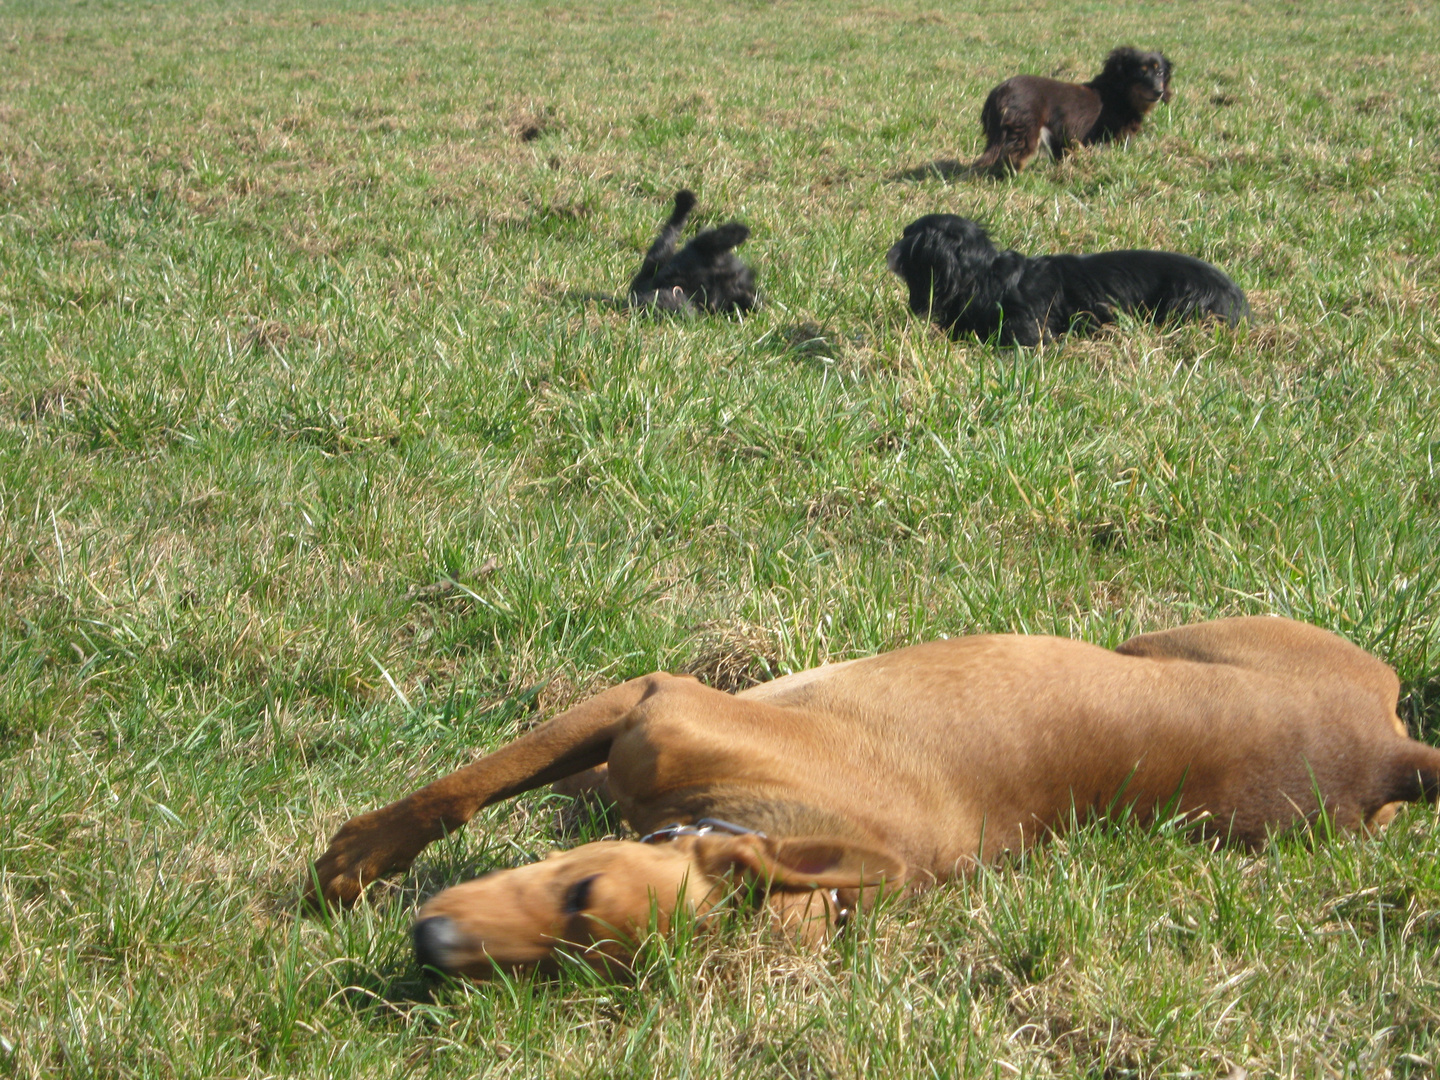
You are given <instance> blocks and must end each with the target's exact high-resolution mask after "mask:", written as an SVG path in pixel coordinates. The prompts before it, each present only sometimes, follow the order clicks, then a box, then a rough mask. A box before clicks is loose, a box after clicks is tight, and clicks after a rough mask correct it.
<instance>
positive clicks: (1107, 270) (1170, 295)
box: [885, 214, 1250, 345]
mask: <svg viewBox="0 0 1440 1080" xmlns="http://www.w3.org/2000/svg"><path fill="white" fill-rule="evenodd" d="M885 258H886V262H888V263H889V264H890V269H891V270H893V271H895V273H897V274H899V275H900V276H901V277H902V278H904V279H905V283H906V284H907V285H909V286H910V310H911V311H913V312H915V314H917V315H928V316H929V317H930V321H931V322H933V323H935V324H936V325H937V326H940V327H943V328H944V329H947V330H949V331H950V335H951V337H959V336H960V335H961V334H975V335H976V336H977V337H979V338H981V339H982V340H985V341H988V340H990V339H991V338H998V340H999V341H1000V343H1001V344H1004V345H1038V344H1040V342H1041V341H1043V340H1045V339H1047V338H1052V337H1059V336H1060V335H1061V334H1065V333H1068V332H1070V331H1071V330H1076V331H1082V332H1083V331H1087V330H1093V329H1094V328H1095V327H1097V326H1100V325H1103V324H1104V323H1108V322H1114V321H1115V319H1116V318H1117V317H1118V314H1119V313H1120V312H1122V311H1128V312H1132V313H1136V314H1141V315H1144V316H1146V317H1148V318H1150V319H1151V320H1153V321H1154V322H1165V321H1168V320H1170V319H1192V318H1200V319H1203V318H1205V317H1207V316H1210V315H1214V316H1218V317H1219V318H1221V319H1224V320H1225V321H1226V322H1227V323H1229V324H1230V325H1232V326H1233V325H1234V324H1235V323H1236V322H1238V321H1239V320H1241V319H1244V318H1247V317H1248V316H1249V314H1250V305H1249V304H1248V303H1247V302H1246V300H1245V294H1244V293H1243V292H1241V291H1240V288H1239V287H1238V286H1237V285H1236V284H1235V283H1234V282H1233V281H1231V280H1230V279H1229V278H1228V277H1226V276H1225V275H1224V274H1223V273H1221V272H1220V271H1219V270H1217V269H1216V268H1215V267H1213V266H1211V265H1210V264H1209V263H1207V262H1201V261H1200V260H1199V259H1193V258H1191V257H1190V256H1189V255H1177V254H1175V253H1174V252H1170V251H1106V252H1101V253H1100V254H1098V255H1042V256H1041V257H1040V258H1037V259H1029V258H1026V257H1025V256H1024V255H1021V254H1020V253H1019V252H1018V251H999V250H997V249H996V247H995V245H994V244H993V243H991V242H990V237H989V236H988V235H987V234H986V232H985V230H984V229H982V228H981V227H980V226H979V225H977V224H976V223H975V222H973V221H971V220H969V219H968V218H962V217H956V216H955V215H954V214H927V215H926V216H925V217H922V218H920V219H919V220H917V221H912V222H911V223H910V224H909V225H907V226H905V235H904V236H903V237H902V238H901V239H900V242H899V243H897V244H896V245H895V246H894V247H892V248H891V249H890V253H889V254H888V255H887V256H886V257H885Z"/></svg>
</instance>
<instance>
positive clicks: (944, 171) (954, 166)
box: [885, 158, 986, 184]
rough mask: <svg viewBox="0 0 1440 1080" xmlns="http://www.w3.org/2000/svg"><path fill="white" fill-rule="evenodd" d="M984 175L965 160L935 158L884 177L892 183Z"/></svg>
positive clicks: (956, 178)
mask: <svg viewBox="0 0 1440 1080" xmlns="http://www.w3.org/2000/svg"><path fill="white" fill-rule="evenodd" d="M985 175H986V174H985V173H983V172H976V171H975V170H974V169H973V168H971V167H970V165H969V164H968V163H966V162H963V161H956V160H955V159H954V158H936V159H935V160H934V161H927V162H926V163H925V164H924V165H916V166H915V167H914V168H910V169H902V170H901V171H900V172H897V173H891V174H890V175H889V176H887V177H886V178H885V179H886V180H888V181H890V182H891V183H892V184H893V183H900V182H906V181H909V182H915V181H919V180H958V179H963V178H965V177H970V176H977V177H978V176H985Z"/></svg>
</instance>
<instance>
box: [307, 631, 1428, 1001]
mask: <svg viewBox="0 0 1440 1080" xmlns="http://www.w3.org/2000/svg"><path fill="white" fill-rule="evenodd" d="M1398 694H1399V682H1398V680H1397V679H1396V677H1395V674H1394V672H1392V671H1391V669H1390V668H1389V667H1387V666H1386V665H1385V664H1383V663H1382V662H1380V661H1379V660H1377V659H1375V658H1374V657H1372V656H1370V655H1369V654H1368V653H1366V652H1364V651H1363V650H1361V649H1359V648H1357V647H1356V646H1354V645H1351V644H1350V643H1349V642H1347V641H1345V640H1343V639H1342V638H1339V637H1337V636H1335V635H1334V634H1331V633H1329V632H1327V631H1324V630H1320V629H1317V628H1315V627H1313V626H1308V625H1305V624H1303V623H1296V622H1291V621H1289V620H1286V619H1279V618H1242V619H1227V620H1222V621H1218V622H1211V623H1202V624H1199V625H1195V626H1186V627H1181V628H1179V629H1175V630H1168V631H1163V632H1160V633H1155V634H1144V635H1141V636H1140V637H1136V638H1132V639H1130V640H1129V641H1127V642H1125V643H1124V644H1123V645H1121V646H1120V647H1119V648H1118V649H1116V650H1114V651H1113V652H1112V651H1110V650H1107V649H1103V648H1100V647H1098V646H1095V645H1089V644H1085V643H1083V642H1078V641H1071V640H1067V639H1064V638H1051V637H1023V636H1014V635H996V636H978V637H964V638H956V639H953V640H946V641H936V642H932V643H930V644H927V645H917V646H913V647H911V648H907V649H901V650H899V651H897V652H892V653H886V654H884V655H881V656H876V657H872V658H869V659H864V660H851V661H847V662H844V663H838V664H829V665H826V666H824V667H819V668H815V669H813V670H810V671H804V672H800V673H798V674H794V675H788V676H785V677H783V678H780V679H776V680H775V681H774V682H770V683H765V684H763V685H760V686H756V687H752V688H750V689H748V690H745V691H743V692H742V693H739V694H736V695H733V696H731V695H729V694H725V693H722V692H720V691H718V690H711V689H708V688H706V687H704V686H702V685H700V684H699V683H698V682H696V681H695V680H693V679H690V678H684V677H677V676H672V675H664V674H654V675H646V676H644V677H642V678H638V679H632V680H630V681H629V682H626V683H623V684H621V685H619V686H616V687H614V688H612V689H610V690H607V691H605V692H604V693H602V694H600V695H598V696H596V697H594V698H592V699H590V700H589V701H586V702H584V703H583V704H581V705H578V706H576V707H575V708H573V709H570V710H568V711H567V712H564V713H562V714H561V715H559V716H557V717H555V718H554V719H552V720H550V721H549V722H548V723H545V724H543V725H541V726H540V727H537V728H536V729H535V730H533V731H531V732H530V733H528V734H526V735H525V736H523V737H522V738H520V739H517V740H516V741H514V742H512V743H510V744H509V745H507V746H505V747H502V748H501V749H500V750H497V751H495V752H494V753H492V754H488V755H486V756H485V757H483V758H481V759H480V760H479V761H477V762H475V763H474V764H473V765H470V766H468V767H467V768H464V769H461V770H459V771H458V772H455V773H452V774H450V775H449V776H446V777H444V778H443V779H440V780H437V781H436V782H434V783H433V784H430V785H429V786H428V787H425V788H422V789H421V790H419V791H417V792H415V793H414V794H412V795H410V796H408V797H406V798H404V799H401V800H400V801H399V802H396V803H393V804H391V805H390V806H387V807H385V808H383V809H381V810H376V811H373V812H371V813H368V814H364V815H362V816H360V817H357V818H354V819H353V820H351V821H350V822H348V823H347V824H346V825H345V826H344V827H343V828H342V829H341V830H340V831H339V832H338V833H337V834H336V835H335V838H334V839H333V840H332V841H331V843H330V847H329V849H328V850H327V851H326V852H325V853H324V855H322V856H321V857H320V859H319V860H318V862H316V864H315V868H314V873H315V878H314V884H315V885H316V886H318V889H319V894H320V896H322V897H323V898H324V900H325V901H327V902H330V903H340V904H348V903H351V902H353V901H354V900H355V899H356V898H357V897H358V896H359V895H360V893H361V891H362V889H363V888H364V886H365V885H366V883H368V882H370V881H373V880H374V879H376V878H378V877H381V876H382V875H385V874H391V873H395V872H396V871H400V870H404V869H405V868H406V867H408V866H409V865H410V864H411V862H412V861H413V860H414V859H415V857H416V855H418V854H419V853H420V851H421V850H422V849H423V848H424V847H425V845H427V844H429V843H430V842H432V841H434V840H437V839H439V838H440V837H441V836H443V835H445V834H446V833H449V832H453V831H454V830H456V829H458V828H460V827H461V826H462V825H464V824H465V823H466V822H467V821H469V820H470V818H471V817H472V816H473V815H474V814H475V812H476V811H478V810H479V809H480V808H481V807H483V806H488V805H490V804H492V803H495V802H498V801H500V800H501V799H507V798H510V797H511V796H513V795H518V794H519V793H520V792H522V791H528V790H530V789H532V788H536V787H539V786H541V785H543V784H550V783H554V782H556V781H559V780H562V779H564V778H566V777H574V776H576V775H577V774H581V773H584V772H585V771H586V770H591V769H595V768H596V767H597V766H600V765H602V764H605V763H608V765H609V771H608V787H609V790H610V792H611V794H612V795H613V797H614V799H615V801H616V803H617V804H618V806H619V809H620V812H621V813H622V814H623V815H624V817H625V820H626V821H628V822H629V823H630V825H631V826H632V827H634V828H635V829H636V830H638V831H640V832H642V833H645V832H650V831H652V830H662V834H661V835H660V836H657V837H655V838H653V839H655V840H657V841H658V842H652V843H636V842H631V841H606V842H600V843H593V844H586V845H583V846H582V847H579V848H576V849H574V850H572V851H566V852H559V853H556V854H553V855H551V856H550V857H549V858H548V859H545V860H543V861H541V862H539V863H535V864H533V865H530V866H524V867H520V868H518V869H514V870H503V871H499V872H497V873H493V874H490V875H488V876H486V877H483V878H480V879H478V880H476V881H471V882H467V883H465V884H463V885H459V886H456V887H455V888H452V889H447V890H446V891H444V892H442V893H440V894H439V895H438V896H436V897H434V898H433V899H431V900H430V901H429V903H427V904H426V905H425V906H424V908H423V910H422V911H421V912H420V920H419V922H418V923H417V924H416V927H415V945H416V952H417V956H418V957H419V959H420V961H421V963H422V964H425V965H429V966H433V967H436V968H439V969H442V970H445V971H454V972H463V973H467V974H475V975H478V974H483V973H485V972H486V971H488V970H490V969H491V968H492V967H494V966H496V965H500V966H531V965H541V966H544V965H549V964H552V963H554V961H555V956H556V952H557V950H560V949H567V950H568V951H571V952H574V953H577V954H579V955H580V956H582V957H583V958H584V959H585V960H586V961H587V962H590V963H592V964H595V965H596V966H599V967H604V966H607V965H610V964H614V963H619V964H623V963H624V961H625V960H626V959H627V958H628V957H629V955H630V954H631V950H632V948H633V942H634V940H635V939H636V938H637V937H639V936H642V935H643V933H644V931H645V929H646V926H647V923H648V921H649V920H650V918H651V917H652V914H653V916H654V917H656V918H657V919H658V922H659V927H660V929H661V930H662V931H664V930H666V929H668V927H669V926H670V924H671V922H672V920H674V919H678V918H700V919H702V920H703V919H704V917H705V916H706V914H707V913H708V912H709V911H710V910H711V909H712V908H713V907H714V906H715V905H717V904H719V903H721V902H722V901H723V900H724V898H725V897H726V896H727V895H728V894H729V893H730V892H731V891H733V889H734V887H735V884H736V883H737V882H740V881H745V880H749V881H752V882H754V883H756V885H757V887H759V888H760V889H761V890H762V891H763V893H764V896H765V901H764V903H765V906H766V907H767V908H768V910H769V912H770V913H771V915H772V916H773V918H774V919H775V921H776V922H777V923H778V924H780V925H782V926H786V927H789V928H791V929H792V930H794V931H796V932H797V933H798V934H799V935H800V936H801V937H805V938H810V939H817V938H821V937H823V936H824V935H825V934H827V933H828V932H829V930H830V929H831V928H832V927H833V926H834V925H836V924H837V923H839V922H841V921H843V919H844V916H845V914H846V913H847V912H848V911H849V910H851V909H853V908H854V906H855V905H856V904H857V902H860V901H861V900H862V896H861V895H860V893H861V890H869V892H870V895H873V894H874V892H875V891H876V890H880V889H886V888H907V889H914V888H920V887H924V886H927V885H929V884H931V883H933V882H936V881H941V880H944V879H947V878H952V877H955V876H957V875H960V874H963V873H965V872H967V871H968V870H970V869H972V868H973V867H975V866H976V865H977V864H978V863H979V862H981V861H990V860H993V859H995V858H997V857H999V856H1001V855H1002V854H1003V853H1005V852H1007V851H1016V850H1019V849H1021V848H1024V847H1026V846H1027V845H1029V844H1031V843H1034V842H1036V841H1040V840H1043V839H1044V838H1045V837H1046V836H1048V835H1051V834H1054V833H1057V832H1059V831H1061V830H1063V829H1065V828H1066V827H1067V825H1068V824H1069V823H1070V822H1071V821H1072V820H1075V819H1077V818H1078V819H1081V820H1083V819H1084V818H1085V817H1087V816H1089V815H1091V814H1095V815H1107V814H1115V813H1118V812H1120V811H1122V810H1128V811H1130V812H1132V813H1133V814H1134V816H1135V817H1136V818H1137V819H1139V820H1140V821H1142V822H1143V821H1146V820H1149V819H1152V818H1153V816H1154V815H1155V813H1156V812H1157V811H1158V810H1160V809H1162V808H1164V809H1168V811H1169V812H1174V813H1179V814H1183V815H1188V816H1189V817H1190V818H1191V819H1193V821H1194V823H1195V831H1196V832H1197V833H1198V834H1200V835H1204V836H1210V837H1214V838H1218V839H1220V840H1223V841H1226V842H1230V843H1234V844H1239V845H1242V846H1245V847H1250V848H1254V847H1257V846H1259V845H1262V844H1264V843H1265V842H1266V839H1267V837H1268V836H1269V835H1270V834H1271V833H1272V832H1274V831H1276V830H1283V829H1286V828H1288V827H1291V826H1294V825H1297V824H1300V823H1303V822H1306V821H1314V820H1316V819H1317V817H1318V816H1319V815H1320V813H1321V811H1322V807H1323V811H1324V813H1325V814H1326V815H1327V816H1328V819H1329V820H1330V821H1331V822H1332V823H1333V824H1334V825H1335V826H1337V827H1339V828H1343V829H1357V828H1369V827H1375V826H1378V825H1383V824H1385V823H1386V822H1388V821H1389V819H1390V818H1391V817H1392V816H1393V815H1394V813H1395V809H1396V806H1397V804H1399V803H1401V802H1407V801H1417V800H1420V799H1430V800H1434V799H1435V798H1436V797H1437V795H1440V750H1436V749H1434V748H1432V747H1429V746H1426V745H1425V744H1423V743H1420V742H1417V741H1415V740H1413V739H1411V738H1409V737H1408V736H1407V735H1406V733H1405V727H1404V725H1403V724H1402V723H1401V722H1400V720H1399V718H1398V717H1397V715H1396V712H1395V707H1396V701H1397V697H1398ZM1077 812H1078V813H1077ZM702 818H721V819H724V821H725V822H736V823H738V826H727V825H723V824H722V825H720V826H719V827H717V828H715V829H713V830H712V829H709V828H708V827H700V828H696V827H691V826H690V824H689V823H695V822H698V821H700V819H702ZM673 825H680V826H682V827H681V828H678V829H671V828H667V827H668V826H673Z"/></svg>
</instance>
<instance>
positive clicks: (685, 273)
mask: <svg viewBox="0 0 1440 1080" xmlns="http://www.w3.org/2000/svg"><path fill="white" fill-rule="evenodd" d="M694 208H695V194H694V192H692V191H688V190H684V189H682V190H680V191H677V192H676V193H675V210H674V212H673V213H672V214H671V215H670V219H669V220H668V221H666V222H665V225H664V227H663V228H662V229H661V230H660V235H659V236H657V237H656V238H655V242H654V243H653V244H651V245H650V250H649V251H647V252H646V253H645V261H644V262H643V263H642V264H641V266H640V272H639V273H638V274H636V275H635V277H634V279H633V280H632V281H631V282H630V306H631V307H646V308H651V309H655V310H659V311H674V312H682V313H696V312H701V311H715V312H722V313H726V314H728V313H731V312H735V311H752V310H754V309H755V308H756V307H757V306H759V301H758V298H757V295H756V291H755V274H754V273H753V272H752V271H751V269H750V267H748V266H746V265H745V264H744V263H743V262H741V261H740V258H739V256H737V255H736V254H735V248H737V247H739V246H740V245H741V244H743V243H744V242H745V241H746V239H747V238H748V237H749V236H750V230H749V229H748V228H746V227H745V226H744V225H742V224H740V223H739V222H738V221H731V222H728V223H726V224H724V225H721V226H720V227H719V228H716V229H705V230H704V231H703V232H701V233H699V234H698V235H697V236H696V237H695V238H694V239H693V240H691V241H690V242H689V243H688V244H686V245H685V246H684V247H683V248H681V249H680V250H679V252H678V253H677V252H676V250H675V245H676V242H677V241H678V240H679V239H680V234H681V232H682V231H683V230H684V228H685V219H686V218H688V217H689V216H690V211H691V210H693V209H694Z"/></svg>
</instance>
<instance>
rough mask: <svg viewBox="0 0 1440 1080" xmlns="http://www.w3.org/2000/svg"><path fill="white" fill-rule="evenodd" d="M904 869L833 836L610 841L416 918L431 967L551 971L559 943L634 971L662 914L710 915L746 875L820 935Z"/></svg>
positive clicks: (470, 890) (418, 945) (472, 888)
mask: <svg viewBox="0 0 1440 1080" xmlns="http://www.w3.org/2000/svg"><path fill="white" fill-rule="evenodd" d="M904 877H905V865H904V863H902V862H901V861H900V860H899V859H897V858H895V856H893V855H890V854H888V853H886V852H883V851H878V850H875V849H871V848H865V847H860V846H857V845H854V844H851V843H848V842H845V841H838V840H833V839H829V838H814V837H810V838H803V839H791V840H781V841H774V840H769V839H767V838H765V837H763V836H760V835H758V834H754V833H751V834H746V835H741V836H726V835H705V836H682V837H678V838H676V839H674V840H671V841H668V842H666V843H661V844H640V843H636V842H634V841H628V840H605V841H600V842H598V843H593V844H586V845H584V846H583V847H578V848H575V849H573V850H571V851H557V852H555V853H553V854H551V855H550V856H549V857H548V858H546V859H543V860H542V861H540V862H538V863H533V864H531V865H530V866H522V867H519V868H517V869H514V870H500V871H497V872H496V873H493V874H488V875H486V876H485V877H482V878H477V879H476V880H475V881H468V882H466V883H465V884H463V885H457V886H455V887H454V888H452V889H446V890H445V891H444V892H442V893H440V894H438V895H437V896H434V897H432V898H431V899H430V901H429V902H428V903H426V904H425V906H424V907H422V908H421V909H420V917H419V919H418V921H417V922H416V923H415V930H414V935H415V957H416V959H417V960H418V961H419V963H420V964H421V966H423V967H433V968H436V969H438V970H440V971H445V972H453V973H455V974H463V975H471V976H483V975H486V974H488V973H490V972H491V971H493V970H494V969H495V968H506V969H521V968H531V967H536V968H543V969H553V968H554V967H555V966H556V965H557V962H558V954H559V953H561V952H566V953H569V954H571V955H573V956H576V957H578V958H579V959H581V960H582V961H584V962H585V963H587V964H590V965H591V966H592V967H595V968H597V969H599V970H624V968H625V967H626V965H627V962H628V961H629V959H630V958H631V956H632V955H633V953H634V948H635V944H636V942H637V941H638V940H639V939H640V938H642V937H644V936H645V934H646V933H647V932H648V930H649V928H650V926H651V920H652V918H653V920H654V925H655V928H656V929H657V930H659V931H660V932H661V933H666V932H668V931H669V930H670V928H671V926H672V925H674V924H675V922H676V921H677V920H679V919H682V918H684V919H697V918H698V919H702V920H703V919H704V918H705V917H706V916H708V915H710V914H711V913H712V912H714V911H715V910H716V909H717V908H718V907H720V906H721V905H723V904H724V903H725V901H726V900H727V899H728V898H729V897H730V896H731V895H732V894H734V893H735V892H736V890H737V889H738V888H740V887H741V886H744V885H746V884H748V883H753V884H754V885H755V886H756V887H757V888H760V889H763V890H764V895H765V904H764V906H765V907H766V909H768V911H769V913H770V915H771V917H772V919H773V920H774V922H775V924H776V925H777V926H779V927H781V928H783V929H785V930H786V931H788V932H791V933H794V934H796V935H797V936H799V937H801V938H802V939H804V940H807V941H819V940H823V939H824V938H825V937H826V935H828V934H829V933H830V931H831V929H832V928H833V927H834V926H836V925H837V924H838V922H840V921H841V920H842V919H843V915H844V913H845V911H847V910H848V909H849V908H850V907H852V906H854V904H855V903H856V902H857V899H858V898H857V894H858V893H859V892H860V891H862V890H869V891H871V893H872V895H873V894H876V893H879V892H881V891H884V890H886V889H894V888H896V887H897V886H899V885H900V883H901V882H902V881H903V880H904Z"/></svg>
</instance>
